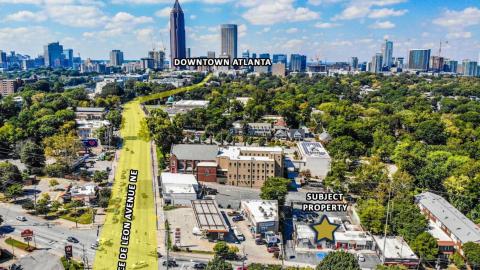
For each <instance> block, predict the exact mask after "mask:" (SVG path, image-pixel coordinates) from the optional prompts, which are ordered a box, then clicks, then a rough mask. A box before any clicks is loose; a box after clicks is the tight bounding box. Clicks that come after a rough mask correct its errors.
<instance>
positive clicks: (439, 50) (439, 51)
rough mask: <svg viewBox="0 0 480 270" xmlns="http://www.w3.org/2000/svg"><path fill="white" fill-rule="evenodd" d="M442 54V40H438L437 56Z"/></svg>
mask: <svg viewBox="0 0 480 270" xmlns="http://www.w3.org/2000/svg"><path fill="white" fill-rule="evenodd" d="M445 44H448V40H445ZM440 56H442V41H441V40H440V47H438V57H440Z"/></svg>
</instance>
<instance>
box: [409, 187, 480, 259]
mask: <svg viewBox="0 0 480 270" xmlns="http://www.w3.org/2000/svg"><path fill="white" fill-rule="evenodd" d="M416 201H417V204H418V206H419V207H420V210H421V211H422V213H423V214H424V215H425V216H426V217H427V218H428V219H429V221H430V225H431V226H432V227H436V229H437V230H436V231H440V233H444V234H446V236H447V237H448V238H450V239H448V238H447V239H443V238H445V237H439V233H436V234H435V233H432V232H433V231H434V229H435V228H431V229H430V231H431V232H430V233H431V234H432V235H433V236H434V237H436V238H437V241H438V244H439V250H440V252H441V253H443V254H451V253H453V251H454V250H457V251H458V252H459V253H460V254H462V255H463V251H462V246H463V244H465V243H466V242H475V243H480V228H479V227H478V226H477V225H476V224H475V223H473V222H472V221H471V220H470V219H468V218H467V217H466V216H465V215H464V214H462V213H461V212H460V211H458V209H456V208H455V207H453V205H451V204H450V203H448V202H447V200H445V199H444V198H442V197H441V196H439V195H437V194H434V193H432V192H423V193H422V194H420V195H417V196H416Z"/></svg>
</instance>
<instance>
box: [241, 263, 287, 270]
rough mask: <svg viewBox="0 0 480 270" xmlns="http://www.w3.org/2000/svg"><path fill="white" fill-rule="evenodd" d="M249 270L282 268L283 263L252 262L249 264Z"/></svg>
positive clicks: (276, 269) (277, 269) (279, 269)
mask: <svg viewBox="0 0 480 270" xmlns="http://www.w3.org/2000/svg"><path fill="white" fill-rule="evenodd" d="M247 268H248V270H282V266H281V265H275V264H268V265H265V264H260V263H251V264H249V265H248V267H247Z"/></svg>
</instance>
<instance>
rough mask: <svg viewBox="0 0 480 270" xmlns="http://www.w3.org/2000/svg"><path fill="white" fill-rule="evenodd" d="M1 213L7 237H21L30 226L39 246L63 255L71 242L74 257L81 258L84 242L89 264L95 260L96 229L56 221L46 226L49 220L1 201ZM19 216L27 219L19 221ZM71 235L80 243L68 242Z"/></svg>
mask: <svg viewBox="0 0 480 270" xmlns="http://www.w3.org/2000/svg"><path fill="white" fill-rule="evenodd" d="M0 215H1V216H2V217H3V220H4V222H3V224H2V226H1V227H0V230H1V231H2V233H4V234H5V237H8V236H14V237H15V238H18V239H21V236H20V233H21V232H22V231H23V230H24V229H27V228H28V229H31V230H33V232H34V234H35V241H36V243H37V247H38V248H41V249H44V250H47V251H48V252H49V253H51V254H54V255H56V256H63V255H64V253H65V251H64V248H65V245H66V244H70V245H72V246H73V253H74V254H73V255H74V257H75V258H77V259H81V258H82V257H83V251H82V250H83V246H82V244H83V245H85V253H86V255H87V258H88V261H89V264H90V265H91V263H92V262H93V258H94V256H95V250H92V249H90V245H91V244H92V243H95V241H96V239H97V233H96V230H95V229H83V228H82V229H71V228H68V227H66V226H64V225H58V224H56V223H55V221H52V222H50V224H51V226H50V227H48V226H46V225H47V223H48V222H47V221H46V220H45V219H43V218H41V217H37V216H32V215H28V214H25V211H24V210H23V209H22V208H21V207H20V206H18V205H13V204H6V203H1V204H0ZM17 216H25V217H26V218H27V221H25V222H21V221H18V220H16V219H15V218H16V217H17ZM69 236H73V237H75V238H77V239H78V240H79V241H80V243H78V244H71V243H68V242H67V237H69ZM11 251H12V250H10V252H11ZM58 259H59V258H58Z"/></svg>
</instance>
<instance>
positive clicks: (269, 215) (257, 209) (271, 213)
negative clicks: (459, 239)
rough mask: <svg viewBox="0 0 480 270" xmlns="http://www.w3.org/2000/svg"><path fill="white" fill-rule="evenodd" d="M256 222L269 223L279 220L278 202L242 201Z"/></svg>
mask: <svg viewBox="0 0 480 270" xmlns="http://www.w3.org/2000/svg"><path fill="white" fill-rule="evenodd" d="M242 205H243V206H244V207H245V208H247V209H248V211H249V212H250V214H251V215H252V216H253V219H255V221H256V222H269V221H277V220H278V202H277V201H274V200H248V201H242Z"/></svg>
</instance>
